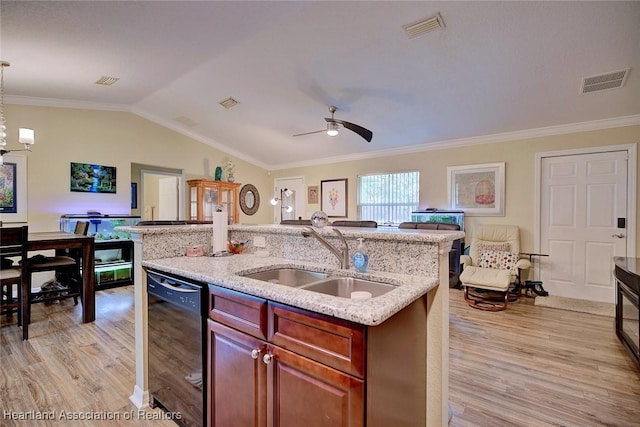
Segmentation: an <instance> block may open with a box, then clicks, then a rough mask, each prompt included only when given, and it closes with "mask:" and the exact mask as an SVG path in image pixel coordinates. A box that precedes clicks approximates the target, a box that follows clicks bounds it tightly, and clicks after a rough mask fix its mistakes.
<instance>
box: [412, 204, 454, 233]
mask: <svg viewBox="0 0 640 427" xmlns="http://www.w3.org/2000/svg"><path fill="white" fill-rule="evenodd" d="M411 221H412V222H439V223H444V224H458V225H459V226H460V230H462V231H464V211H447V210H437V209H426V210H423V211H413V212H411Z"/></svg>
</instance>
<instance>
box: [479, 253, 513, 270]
mask: <svg viewBox="0 0 640 427" xmlns="http://www.w3.org/2000/svg"><path fill="white" fill-rule="evenodd" d="M517 262H518V254H514V253H513V252H507V251H485V252H482V253H481V254H480V259H479V260H478V267H483V268H494V269H498V270H513V269H514V268H515V266H516V263H517Z"/></svg>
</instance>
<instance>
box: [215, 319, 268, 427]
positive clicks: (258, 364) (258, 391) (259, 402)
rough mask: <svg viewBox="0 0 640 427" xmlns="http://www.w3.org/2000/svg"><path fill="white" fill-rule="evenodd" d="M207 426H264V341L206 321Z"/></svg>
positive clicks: (265, 366) (265, 411) (265, 367)
mask: <svg viewBox="0 0 640 427" xmlns="http://www.w3.org/2000/svg"><path fill="white" fill-rule="evenodd" d="M208 333H209V336H208V344H209V349H208V357H207V359H208V368H209V394H208V396H207V399H208V405H207V413H208V425H209V426H212V427H228V426H234V427H265V426H266V425H267V420H266V416H267V408H266V403H267V397H266V391H267V388H266V376H267V365H266V364H265V363H264V362H263V360H262V357H263V355H264V354H265V349H266V343H265V342H264V341H261V340H258V339H256V338H253V337H251V336H249V335H246V334H243V333H241V332H238V331H236V330H234V329H231V328H228V327H226V326H224V325H221V324H219V323H217V322H213V321H212V320H208Z"/></svg>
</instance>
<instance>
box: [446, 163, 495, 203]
mask: <svg viewBox="0 0 640 427" xmlns="http://www.w3.org/2000/svg"><path fill="white" fill-rule="evenodd" d="M504 170H505V164H504V162H502V163H487V164H481V165H468V166H450V167H448V168H447V186H448V199H449V208H451V209H454V210H462V211H464V213H465V215H468V216H504V206H505V204H504V192H505V190H504V189H505V174H504Z"/></svg>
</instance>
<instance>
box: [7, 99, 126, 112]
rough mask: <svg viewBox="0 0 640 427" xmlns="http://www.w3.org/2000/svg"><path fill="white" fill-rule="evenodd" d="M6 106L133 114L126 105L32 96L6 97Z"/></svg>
mask: <svg viewBox="0 0 640 427" xmlns="http://www.w3.org/2000/svg"><path fill="white" fill-rule="evenodd" d="M4 103H5V104H15V105H29V106H33V107H55V108H73V109H76V110H103V111H123V112H131V107H130V106H128V105H125V104H106V103H98V102H89V101H76V100H71V99H54V98H36V97H32V96H16V95H11V96H8V95H5V96H4Z"/></svg>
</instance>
